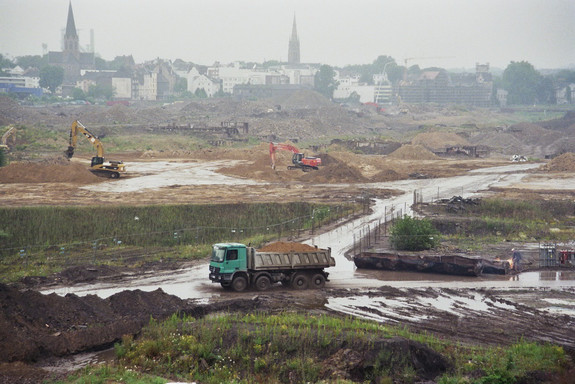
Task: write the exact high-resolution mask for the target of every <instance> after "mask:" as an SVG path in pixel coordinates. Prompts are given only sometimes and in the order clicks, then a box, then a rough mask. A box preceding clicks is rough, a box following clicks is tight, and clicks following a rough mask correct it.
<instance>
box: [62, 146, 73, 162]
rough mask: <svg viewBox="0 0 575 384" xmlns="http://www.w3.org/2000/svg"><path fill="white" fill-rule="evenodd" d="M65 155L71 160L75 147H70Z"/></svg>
mask: <svg viewBox="0 0 575 384" xmlns="http://www.w3.org/2000/svg"><path fill="white" fill-rule="evenodd" d="M64 153H65V154H66V157H67V158H68V159H71V158H72V157H73V156H74V147H72V146H70V147H68V149H67V150H66V151H65V152H64Z"/></svg>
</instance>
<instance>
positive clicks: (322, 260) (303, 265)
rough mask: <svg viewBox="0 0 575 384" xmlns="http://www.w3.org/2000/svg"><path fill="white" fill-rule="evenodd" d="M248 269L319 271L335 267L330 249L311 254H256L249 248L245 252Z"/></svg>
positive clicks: (318, 250) (319, 249)
mask: <svg viewBox="0 0 575 384" xmlns="http://www.w3.org/2000/svg"><path fill="white" fill-rule="evenodd" d="M247 254H248V255H247V258H248V260H247V264H248V269H252V270H273V269H278V270H280V269H320V268H327V267H333V266H335V260H334V258H333V257H331V249H321V248H318V249H317V251H313V252H256V251H255V249H254V248H249V249H248V252H247Z"/></svg>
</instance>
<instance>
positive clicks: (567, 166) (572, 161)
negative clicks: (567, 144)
mask: <svg viewBox="0 0 575 384" xmlns="http://www.w3.org/2000/svg"><path fill="white" fill-rule="evenodd" d="M545 169H546V170H547V171H549V172H575V153H573V152H567V153H564V154H562V155H561V156H557V157H556V158H554V159H553V160H551V161H550V162H549V163H547V165H545Z"/></svg>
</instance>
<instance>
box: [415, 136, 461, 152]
mask: <svg viewBox="0 0 575 384" xmlns="http://www.w3.org/2000/svg"><path fill="white" fill-rule="evenodd" d="M411 144H414V145H420V146H423V147H425V148H427V149H429V150H431V151H433V150H441V149H445V147H451V146H464V145H469V142H468V141H467V140H466V139H464V138H463V137H461V136H459V135H457V134H455V133H451V132H440V131H439V132H424V133H420V134H418V135H416V136H415V137H414V138H413V139H411Z"/></svg>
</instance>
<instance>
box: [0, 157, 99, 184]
mask: <svg viewBox="0 0 575 384" xmlns="http://www.w3.org/2000/svg"><path fill="white" fill-rule="evenodd" d="M103 180H104V179H103V178H101V177H98V176H96V175H94V174H93V173H92V172H90V171H89V170H88V167H87V166H86V165H83V164H79V163H71V162H68V161H66V160H62V161H56V162H54V161H40V162H21V163H11V164H9V165H7V166H5V167H2V168H0V183H4V184H7V183H74V184H90V183H99V182H101V181H103Z"/></svg>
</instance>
